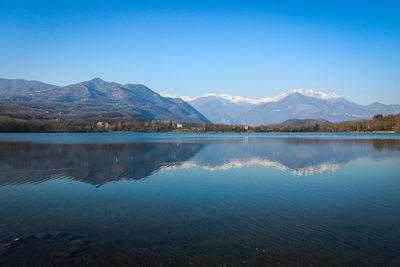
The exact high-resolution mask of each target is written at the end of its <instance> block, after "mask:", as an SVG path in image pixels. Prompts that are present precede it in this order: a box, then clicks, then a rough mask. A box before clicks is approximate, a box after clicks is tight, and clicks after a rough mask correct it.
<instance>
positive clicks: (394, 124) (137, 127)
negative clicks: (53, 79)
mask: <svg viewBox="0 0 400 267" xmlns="http://www.w3.org/2000/svg"><path fill="white" fill-rule="evenodd" d="M99 132H205V133H206V132H232V133H233V132H235V133H236V132H238V133H239V132H389V133H400V114H397V115H393V114H391V115H387V116H383V115H381V114H377V115H375V116H374V117H373V119H371V120H354V121H344V122H339V123H329V124H318V123H315V124H303V125H296V126H288V125H280V124H274V125H266V126H254V127H253V126H248V125H228V124H215V123H197V122H182V123H173V122H171V121H157V120H153V121H149V120H146V119H143V118H132V117H118V114H113V113H105V114H100V115H99V114H86V115H82V116H52V115H48V114H26V113H0V133H99Z"/></svg>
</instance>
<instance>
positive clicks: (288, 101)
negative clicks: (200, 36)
mask: <svg viewBox="0 0 400 267" xmlns="http://www.w3.org/2000/svg"><path fill="white" fill-rule="evenodd" d="M164 96H168V95H165V94H164ZM170 97H177V96H170ZM181 99H184V100H186V101H187V102H188V103H190V104H191V105H192V106H193V107H195V108H196V109H197V110H198V111H200V112H201V113H202V114H204V115H205V116H206V117H207V118H208V119H209V120H210V121H212V122H215V123H226V124H249V125H267V124H272V123H281V122H283V121H285V120H289V119H317V118H323V119H325V120H328V121H330V122H340V121H345V120H356V119H371V118H372V117H373V116H374V115H375V114H378V113H380V114H383V115H388V114H394V113H399V112H400V105H385V104H381V103H373V104H370V105H366V106H363V105H359V104H356V103H353V102H350V101H348V100H346V99H345V98H343V97H340V96H339V95H337V94H336V93H330V94H326V93H323V92H319V91H315V90H310V89H295V90H292V91H290V92H288V93H284V94H281V95H279V96H277V97H272V98H268V97H267V98H262V99H249V98H243V97H238V96H230V95H217V94H214V93H211V94H207V95H205V96H202V97H196V98H190V97H181Z"/></svg>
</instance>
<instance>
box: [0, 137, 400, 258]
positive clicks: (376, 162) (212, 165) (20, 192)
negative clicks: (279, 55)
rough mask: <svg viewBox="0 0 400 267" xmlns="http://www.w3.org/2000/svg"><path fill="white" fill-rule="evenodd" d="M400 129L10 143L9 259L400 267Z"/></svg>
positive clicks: (3, 148)
mask: <svg viewBox="0 0 400 267" xmlns="http://www.w3.org/2000/svg"><path fill="white" fill-rule="evenodd" d="M398 192H400V138H399V135H396V134H246V135H243V134H14V135H11V134H4V135H0V244H1V245H0V265H16V266H21V265H27V266H32V265H37V266H40V265H58V266H59V265H78V264H79V265H80V264H86V265H93V266H107V265H124V264H125V265H134V266H143V265H147V266H157V265H163V266H190V265H194V266H223V265H227V266H265V265H292V266H293V265H298V266H304V265H310V264H313V265H314V266H319V265H326V266H337V265H347V266H348V265H352V266H382V265H389V266H390V265H392V266H396V265H399V264H400V194H399V193H398Z"/></svg>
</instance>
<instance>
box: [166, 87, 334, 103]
mask: <svg viewBox="0 0 400 267" xmlns="http://www.w3.org/2000/svg"><path fill="white" fill-rule="evenodd" d="M292 94H301V95H305V96H309V97H314V98H319V99H325V100H327V99H334V98H340V96H339V95H338V94H336V93H330V94H326V93H324V92H320V91H316V90H312V89H306V88H301V89H293V90H292V91H290V92H287V93H283V94H280V95H278V96H276V97H265V98H259V99H254V98H247V97H241V96H232V95H228V94H216V93H209V94H206V95H204V96H201V97H189V96H177V95H168V94H162V93H160V95H161V96H163V97H172V98H181V99H183V100H184V101H187V102H191V101H193V100H196V99H198V98H207V97H216V98H222V99H225V100H228V101H230V102H232V103H249V104H253V105H258V104H264V103H268V102H278V101H280V100H282V99H284V98H285V97H287V96H289V95H292Z"/></svg>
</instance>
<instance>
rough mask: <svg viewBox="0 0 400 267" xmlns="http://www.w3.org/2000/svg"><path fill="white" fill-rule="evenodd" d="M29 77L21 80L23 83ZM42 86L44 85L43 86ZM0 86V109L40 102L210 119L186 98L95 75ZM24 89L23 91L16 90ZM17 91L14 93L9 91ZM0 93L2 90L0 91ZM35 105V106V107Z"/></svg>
mask: <svg viewBox="0 0 400 267" xmlns="http://www.w3.org/2000/svg"><path fill="white" fill-rule="evenodd" d="M27 83H29V81H25V80H24V82H23V84H24V85H25V87H26V84H27ZM43 88H44V89H43ZM8 89H9V88H8V87H5V86H3V87H0V95H8V96H6V97H3V98H2V99H1V101H2V105H1V106H2V107H1V111H3V112H4V111H9V110H10V109H13V110H14V111H15V110H24V111H27V112H30V111H31V112H32V111H40V110H41V109H42V108H43V106H45V108H46V109H47V110H46V112H47V113H53V112H55V113H62V114H77V113H101V112H115V111H120V112H123V113H124V114H126V115H127V116H132V117H143V118H145V119H148V120H163V121H167V120H171V121H173V122H181V121H182V122H183V121H187V122H206V123H208V122H209V120H208V119H207V118H206V117H204V115H202V114H201V113H200V112H198V111H197V110H196V109H195V108H193V107H192V106H191V105H190V104H188V103H187V102H185V101H183V100H180V99H171V98H165V97H162V96H160V95H159V94H158V93H156V92H154V91H152V90H151V89H150V88H148V87H146V86H145V85H141V84H125V85H122V84H119V83H116V82H106V81H104V80H102V79H100V78H94V79H92V80H89V81H84V82H80V83H76V84H72V85H67V86H62V87H60V86H54V87H51V86H50V85H49V86H44V87H40V86H39V87H32V88H31V90H26V89H24V88H22V89H21V88H19V87H18V85H17V86H15V87H14V88H11V89H13V90H10V91H11V93H10V92H8V94H7V91H8ZM21 91H23V92H24V93H23V94H18V92H21ZM13 92H17V94H12V93H13ZM1 93H2V94H1ZM34 107H38V108H36V109H35V108H34Z"/></svg>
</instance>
